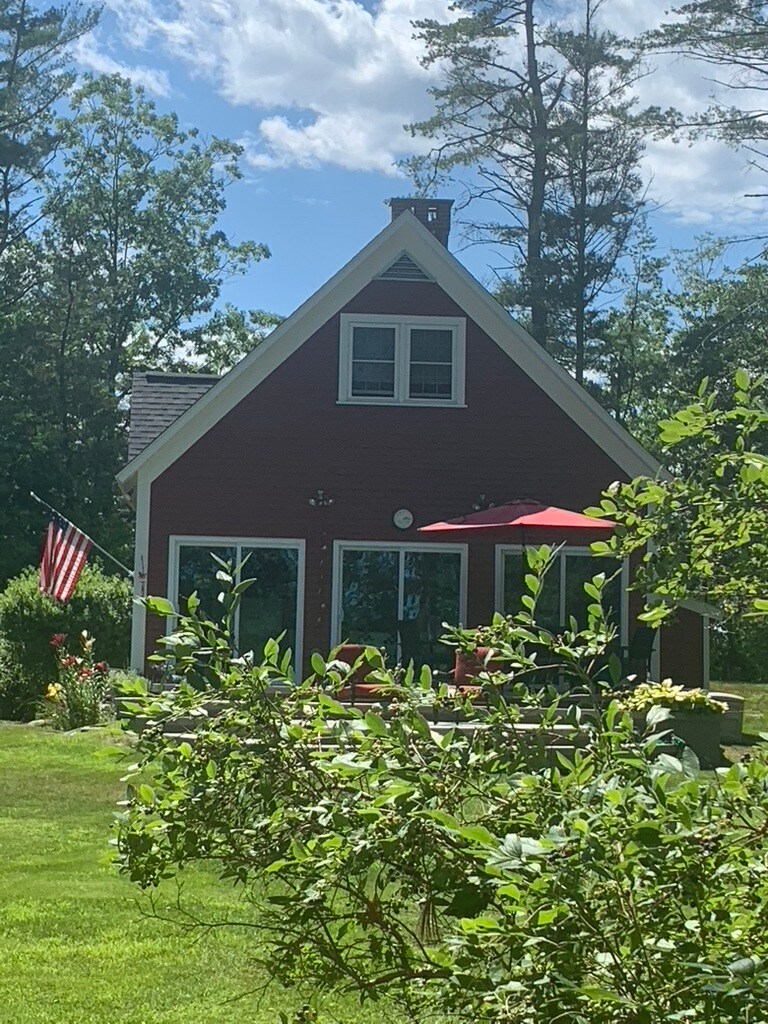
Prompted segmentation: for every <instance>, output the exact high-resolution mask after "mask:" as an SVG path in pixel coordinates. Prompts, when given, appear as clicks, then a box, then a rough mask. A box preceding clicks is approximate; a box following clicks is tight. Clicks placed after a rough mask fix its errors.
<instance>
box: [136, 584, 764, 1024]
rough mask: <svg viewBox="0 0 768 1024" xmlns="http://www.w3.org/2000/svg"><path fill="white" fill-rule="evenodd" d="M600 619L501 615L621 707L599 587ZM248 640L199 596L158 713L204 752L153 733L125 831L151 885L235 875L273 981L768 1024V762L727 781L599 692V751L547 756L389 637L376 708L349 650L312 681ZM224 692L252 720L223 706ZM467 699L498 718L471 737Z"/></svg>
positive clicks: (454, 1005)
mask: <svg viewBox="0 0 768 1024" xmlns="http://www.w3.org/2000/svg"><path fill="white" fill-rule="evenodd" d="M593 586H594V587H595V590H596V591H598V595H599V591H600V581H599V580H598V581H597V582H595V581H593ZM535 587H536V583H535V581H533V585H532V586H531V589H535ZM149 603H150V604H152V602H149ZM154 606H155V607H156V608H158V609H161V605H160V604H159V603H157V602H156V603H154ZM166 613H168V614H169V613H170V612H169V611H168V609H166ZM589 618H590V622H589V626H588V628H587V629H585V630H581V631H578V632H577V631H576V630H572V631H570V632H564V633H562V634H560V635H558V636H557V637H553V636H552V635H551V634H549V633H547V631H546V630H544V629H542V628H540V627H538V626H536V624H535V622H534V621H533V617H532V616H531V615H529V614H527V613H525V612H522V613H521V614H520V615H518V616H516V617H515V618H514V619H511V620H506V621H501V620H497V622H496V623H495V628H496V636H495V638H494V656H497V655H498V656H499V657H500V658H501V659H502V660H503V662H504V663H505V666H506V670H505V673H504V674H503V675H504V676H506V677H507V680H509V677H510V676H512V677H513V680H514V678H518V679H519V678H531V676H532V675H534V674H535V672H536V670H537V668H538V667H539V665H540V658H541V654H542V651H543V650H544V649H546V648H549V653H550V655H551V657H552V658H553V660H555V661H556V663H557V665H558V669H559V670H563V668H564V667H567V668H568V670H569V674H570V675H571V678H572V679H573V680H574V681H575V682H576V681H578V682H581V683H583V684H584V686H585V689H586V691H587V692H588V693H589V691H590V690H591V692H592V696H593V698H597V696H598V694H597V692H596V691H600V692H604V691H603V688H602V686H599V687H595V686H591V685H590V683H591V678H592V672H593V670H594V668H595V667H596V666H599V665H600V664H601V663H604V660H605V653H606V646H607V643H608V642H609V641H610V639H611V637H610V634H609V631H608V630H607V628H606V627H605V623H604V619H602V617H601V612H600V609H599V607H598V601H597V600H596V601H595V604H593V605H591V606H590V610H589ZM453 635H454V637H456V638H457V639H458V634H457V631H454V634H453ZM474 639H475V638H474V637H473V636H471V635H470V636H469V637H468V640H467V642H468V643H472V642H474ZM226 645H227V637H226V635H225V632H224V630H222V629H221V628H220V627H217V626H216V625H215V624H214V623H211V622H206V621H203V619H202V617H198V616H197V613H196V611H195V610H193V613H192V614H191V615H190V616H187V617H184V618H182V619H181V621H180V623H179V631H178V633H176V634H174V635H173V636H169V637H166V638H164V641H163V645H162V646H163V649H164V651H165V655H164V656H165V658H166V660H167V661H168V663H169V665H170V667H171V668H172V669H173V670H174V672H175V673H176V674H177V675H178V676H180V677H181V680H180V683H179V686H178V689H177V691H176V693H174V694H169V695H164V696H162V697H160V698H159V699H158V701H157V704H156V714H157V716H158V719H162V718H163V716H168V715H174V714H175V715H178V716H184V717H185V718H189V717H190V716H192V717H193V718H195V717H196V718H197V719H198V721H199V723H200V724H199V725H198V727H197V728H196V730H195V739H194V742H185V743H181V744H178V743H177V742H175V741H172V740H171V738H170V737H168V736H164V735H163V733H162V731H161V730H160V729H159V728H149V729H147V730H145V731H144V732H143V733H142V735H141V738H140V740H139V751H140V758H141V763H140V765H139V766H138V771H137V775H136V776H135V777H134V780H133V785H132V786H131V787H130V788H129V804H128V808H127V811H126V813H125V815H124V817H123V820H122V823H121V827H120V832H119V837H118V851H119V857H120V859H121V862H122V866H123V869H124V870H125V871H126V872H127V873H128V874H129V875H130V877H131V878H133V879H134V880H135V881H137V882H138V883H139V884H141V885H142V886H145V887H153V886H155V885H157V884H159V883H160V881H161V880H162V879H164V878H167V877H169V876H171V875H173V874H174V873H176V872H177V871H180V870H182V869H183V868H184V867H185V866H186V865H188V864H190V863H193V862H196V861H198V862H202V863H204V864H206V865H213V866H215V868H216V869H217V870H218V872H219V874H220V876H221V878H222V879H223V880H224V881H225V882H229V883H232V882H234V883H237V884H239V885H240V886H241V887H242V890H243V892H244V894H245V895H246V896H247V898H248V900H250V902H251V903H252V904H253V907H254V908H255V915H256V917H255V926H256V927H257V928H258V929H259V931H258V934H259V943H258V950H256V949H254V947H253V946H252V947H251V949H250V950H249V953H251V954H255V955H256V956H258V957H261V958H263V962H264V963H265V965H266V966H267V967H268V969H269V971H270V974H271V976H272V977H273V978H275V979H276V980H277V981H279V982H284V983H289V984H290V983H292V984H296V985H300V986H303V987H304V988H305V989H306V988H311V989H313V990H314V991H315V992H320V993H325V994H328V993H331V992H332V991H334V990H351V991H354V992H356V993H357V994H358V996H359V997H360V999H361V1000H374V1001H375V1000H382V999H384V1000H394V1001H395V1002H396V1003H398V1004H399V1005H400V1007H401V1008H402V1009H403V1011H404V1015H405V1017H406V1019H408V1020H409V1021H424V1020H450V1021H473V1022H477V1024H561V1022H566V1021H567V1022H569V1024H662V1022H668V1024H672V1022H673V1021H675V1022H686V1024H735V1022H741V1024H753V1022H754V1024H758V1022H760V1024H764V1022H765V1021H766V1016H765V1007H766V1006H767V1005H768V970H767V969H766V961H767V960H768V939H766V935H765V925H764V907H765V905H766V901H767V900H768V875H766V871H765V864H766V861H767V859H768V763H767V762H766V759H765V757H764V756H761V754H760V752H759V751H758V752H757V753H756V754H755V755H753V757H752V758H751V759H750V760H749V761H748V762H746V763H744V764H740V765H734V766H732V767H731V768H730V769H728V770H727V771H722V772H720V773H719V774H718V775H717V776H709V775H706V774H702V773H700V772H699V770H698V764H697V762H696V759H695V757H692V756H691V755H690V752H689V751H686V752H685V753H684V754H683V755H682V757H681V758H680V759H679V760H678V759H676V758H672V757H669V756H668V755H664V754H661V755H659V754H658V749H657V744H658V741H657V740H654V739H650V740H636V739H634V738H633V735H632V723H631V720H630V716H629V715H628V714H627V713H626V712H625V711H624V710H623V709H622V708H621V707H620V706H619V705H618V703H616V702H612V703H610V704H609V705H608V706H607V708H606V709H605V710H604V711H603V712H602V713H601V712H599V710H598V708H599V707H600V706H601V704H602V703H603V702H602V701H600V700H597V699H596V700H594V702H593V703H592V706H591V709H590V710H591V713H590V714H588V715H586V716H584V718H583V719H582V720H581V722H580V730H581V733H580V735H581V737H582V738H584V737H585V744H584V746H583V747H581V748H578V747H577V748H576V749H574V750H573V751H572V752H571V753H570V754H569V755H567V756H564V755H563V754H562V753H560V754H558V755H557V757H556V758H554V762H553V763H552V762H550V763H548V762H547V759H546V758H540V759H538V760H537V758H536V756H531V746H532V745H533V746H534V751H535V742H534V741H535V739H536V737H535V736H531V735H530V734H529V735H525V736H523V735H521V733H520V731H519V730H516V729H515V725H514V723H515V714H514V708H510V706H509V705H508V704H507V702H506V701H505V699H504V694H503V690H502V689H501V687H500V685H499V683H500V681H501V680H498V681H497V680H495V679H494V675H493V674H492V673H487V674H486V676H485V679H484V680H483V683H482V686H483V689H484V692H485V694H486V695H487V697H488V700H487V701H486V702H484V706H483V707H482V708H473V707H472V706H471V703H470V702H469V701H463V702H462V701H461V698H460V697H455V696H453V695H452V693H451V691H450V689H449V688H448V687H447V686H446V685H443V686H441V687H438V688H437V689H435V688H434V687H433V684H432V679H431V677H430V673H429V670H425V671H423V672H422V674H421V676H420V677H419V678H418V679H417V678H415V677H414V673H413V670H412V669H411V670H408V671H407V672H406V673H405V675H404V676H399V675H395V674H393V673H392V672H389V671H388V670H387V669H386V668H385V667H384V666H383V664H382V661H381V658H380V656H378V652H374V651H369V652H367V653H366V655H365V656H364V657H365V658H366V660H367V661H368V662H369V664H370V665H371V667H372V668H373V669H374V670H375V671H374V673H373V674H374V676H375V679H376V682H377V684H378V685H379V686H380V688H381V690H382V693H383V695H384V696H383V697H382V702H381V704H380V705H379V706H378V707H377V706H369V707H368V709H366V708H365V707H360V708H355V707H350V706H345V705H343V704H341V703H339V701H338V700H337V699H336V696H335V695H336V694H337V693H338V692H339V691H340V690H341V689H342V688H343V687H344V683H345V673H347V672H348V671H349V669H348V668H347V667H345V666H343V665H342V664H341V663H340V662H338V661H335V660H333V656H331V659H330V660H329V661H327V662H325V661H323V659H321V658H320V657H319V656H315V657H314V658H313V661H312V667H313V670H314V671H313V674H312V675H311V676H310V677H309V678H307V679H306V680H305V681H304V682H303V683H301V684H299V685H298V686H292V685H291V680H290V677H289V675H288V672H287V666H286V664H285V660H284V659H282V658H281V656H280V652H279V650H278V645H277V643H275V642H274V641H272V642H270V643H269V644H267V646H266V648H265V651H264V661H263V662H262V663H261V664H254V663H253V661H252V660H251V659H250V658H248V657H245V658H235V657H234V656H232V655H231V654H230V655H229V656H227V655H226V654H225V648H226ZM499 675H500V676H502V674H501V673H500V674H499ZM214 677H215V678H214ZM187 680H189V681H187ZM201 683H202V684H203V685H202V686H201ZM507 685H508V686H509V685H510V684H509V682H507ZM201 691H202V692H201ZM214 695H215V696H220V695H223V696H225V697H226V699H227V701H228V702H229V709H228V710H227V709H225V710H223V711H222V712H221V713H220V714H218V715H217V716H215V717H208V714H207V707H209V706H210V700H211V697H212V696H214ZM553 699H554V700H556V698H553ZM560 699H561V700H563V699H565V698H560ZM550 710H551V711H552V712H553V714H554V712H555V711H556V710H557V709H556V708H555V706H554V705H553V707H552V708H551V709H550ZM459 712H460V713H461V714H463V716H464V723H462V725H463V726H466V724H467V723H471V722H472V721H473V720H474V722H475V724H476V726H477V727H476V728H474V729H471V728H470V729H467V728H466V727H458V728H457V727H456V725H457V724H458V722H459V718H458V714H459ZM574 714H575V715H577V716H578V708H576V709H575V710H574ZM440 715H442V716H443V717H442V726H443V728H439V727H438V725H439V724H440V722H439V716H440ZM455 716H456V717H455ZM553 721H554V719H553V718H548V717H547V715H546V714H545V716H544V719H543V722H542V736H541V737H540V739H543V737H544V735H545V734H546V733H547V731H548V730H550V731H551V728H552V725H553ZM534 731H535V728H534ZM150 780H151V785H150V784H149V781H150ZM163 907H165V903H164V904H163ZM179 910H180V911H181V913H182V915H183V911H184V908H183V906H182V905H180V906H179ZM182 920H183V921H184V922H185V923H187V924H188V923H189V921H190V920H193V917H192V916H191V915H190V916H187V917H184V916H182ZM203 923H204V922H203Z"/></svg>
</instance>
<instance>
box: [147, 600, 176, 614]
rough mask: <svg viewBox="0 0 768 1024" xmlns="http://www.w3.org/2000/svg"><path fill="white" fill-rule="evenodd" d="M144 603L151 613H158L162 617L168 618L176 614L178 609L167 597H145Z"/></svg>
mask: <svg viewBox="0 0 768 1024" xmlns="http://www.w3.org/2000/svg"><path fill="white" fill-rule="evenodd" d="M142 604H143V605H144V607H145V608H146V609H147V611H148V612H149V613H150V615H158V616H159V617H160V618H162V619H167V618H169V617H170V616H172V615H175V614H176V609H175V608H174V607H173V605H172V604H171V602H170V601H169V600H168V599H167V598H165V597H145V598H144V599H143V601H142Z"/></svg>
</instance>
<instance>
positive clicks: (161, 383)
mask: <svg viewBox="0 0 768 1024" xmlns="http://www.w3.org/2000/svg"><path fill="white" fill-rule="evenodd" d="M220 379H221V378H220V377H218V376H214V375H212V374H207V373H134V375H133V387H132V390H131V424H130V432H129V435H128V459H129V461H130V460H131V459H135V458H136V456H137V455H139V454H140V453H141V452H143V451H144V449H145V448H146V447H147V445H149V444H151V443H152V442H153V441H154V440H155V438H156V437H159V436H160V434H162V433H163V431H164V430H166V429H167V428H168V427H170V425H171V424H172V423H174V422H175V421H176V420H177V419H178V418H179V416H181V414H182V413H184V412H186V411H187V409H189V407H190V406H191V405H194V403H195V402H196V401H197V400H198V398H202V396H203V395H204V394H205V393H206V391H210V389H211V388H212V387H213V385H214V384H215V383H216V382H217V381H218V380H220Z"/></svg>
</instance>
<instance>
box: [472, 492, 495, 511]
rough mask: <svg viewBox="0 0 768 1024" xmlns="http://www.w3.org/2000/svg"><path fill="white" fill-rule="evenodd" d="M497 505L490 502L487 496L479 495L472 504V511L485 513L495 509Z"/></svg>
mask: <svg viewBox="0 0 768 1024" xmlns="http://www.w3.org/2000/svg"><path fill="white" fill-rule="evenodd" d="M495 504H496V503H495V502H493V501H489V500H488V497H487V496H486V495H485V494H478V496H477V497H476V498H475V500H474V501H473V502H472V509H473V511H475V512H485V510H486V509H487V508H494V507H495Z"/></svg>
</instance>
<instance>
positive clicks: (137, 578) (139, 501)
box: [131, 473, 151, 673]
mask: <svg viewBox="0 0 768 1024" xmlns="http://www.w3.org/2000/svg"><path fill="white" fill-rule="evenodd" d="M150 493H151V484H150V482H149V479H148V477H147V474H146V473H143V474H140V475H139V478H138V482H137V484H136V499H135V501H136V534H135V540H134V554H133V609H132V613H131V668H132V669H133V670H134V672H142V673H143V671H144V647H145V643H146V634H147V612H146V609H145V608H144V607H143V605H140V604H138V599H139V598H142V597H146V596H147V572H148V567H149V503H150Z"/></svg>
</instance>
